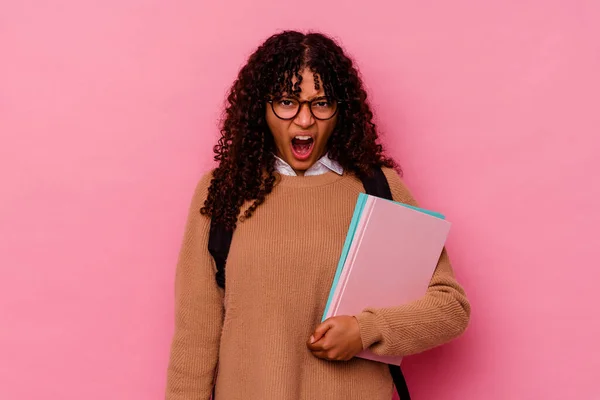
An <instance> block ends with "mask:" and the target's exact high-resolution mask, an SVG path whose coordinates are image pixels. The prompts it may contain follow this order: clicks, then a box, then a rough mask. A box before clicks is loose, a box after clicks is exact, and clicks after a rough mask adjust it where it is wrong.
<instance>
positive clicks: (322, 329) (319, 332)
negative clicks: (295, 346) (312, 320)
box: [310, 320, 333, 344]
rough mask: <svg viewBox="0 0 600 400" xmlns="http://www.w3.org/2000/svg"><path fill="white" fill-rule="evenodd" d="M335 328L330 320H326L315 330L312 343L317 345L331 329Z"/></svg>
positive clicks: (311, 338) (311, 339)
mask: <svg viewBox="0 0 600 400" xmlns="http://www.w3.org/2000/svg"><path fill="white" fill-rule="evenodd" d="M332 327H333V323H332V322H331V321H330V320H325V321H324V322H323V323H321V324H320V325H319V326H317V328H316V329H315V332H314V333H313V334H312V336H311V337H310V343H311V344H312V343H315V342H318V341H319V340H321V338H322V337H323V336H324V335H325V333H327V331H328V330H329V329H331V328H332Z"/></svg>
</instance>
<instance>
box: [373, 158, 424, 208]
mask: <svg viewBox="0 0 600 400" xmlns="http://www.w3.org/2000/svg"><path fill="white" fill-rule="evenodd" d="M381 170H382V171H383V173H384V174H385V177H386V179H387V181H388V184H389V185H390V190H391V191H392V196H393V197H394V200H395V201H397V202H400V203H405V204H410V205H412V206H417V205H418V204H417V201H416V200H415V198H414V197H413V195H412V193H411V192H410V190H409V188H408V186H406V183H405V182H404V180H403V179H402V177H401V176H400V175H399V174H398V172H396V170H394V169H393V168H388V167H382V168H381Z"/></svg>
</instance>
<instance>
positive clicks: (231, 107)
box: [200, 31, 400, 230]
mask: <svg viewBox="0 0 600 400" xmlns="http://www.w3.org/2000/svg"><path fill="white" fill-rule="evenodd" d="M305 68H308V69H309V70H310V71H312V72H313V73H314V74H315V77H317V76H318V77H319V78H320V79H319V80H317V79H315V85H317V86H318V85H323V89H324V91H325V95H326V96H328V97H331V98H333V99H336V100H338V101H340V106H339V111H338V120H337V123H336V126H335V128H334V131H333V132H332V135H331V137H330V138H329V142H328V144H327V151H328V154H329V157H330V158H331V159H333V160H336V161H338V162H339V163H340V164H341V165H342V166H343V167H344V169H345V170H346V171H349V172H352V173H354V174H356V175H357V176H362V175H363V174H370V173H371V171H372V170H373V168H375V167H384V166H385V167H389V168H395V169H396V170H398V172H400V169H399V167H398V166H397V164H396V163H395V162H394V161H393V160H392V159H391V158H388V157H385V156H384V155H383V147H382V145H381V144H379V143H378V135H377V130H376V126H375V124H374V123H373V113H372V111H371V109H370V107H369V104H368V103H367V93H366V91H365V89H364V88H363V83H362V81H361V79H360V77H359V74H358V71H357V70H356V68H355V67H354V65H353V62H352V60H351V59H350V58H349V57H348V56H347V55H346V54H344V51H343V49H342V48H341V47H340V46H339V45H338V44H337V43H335V41H334V40H332V39H331V38H329V37H327V36H325V35H323V34H320V33H309V34H303V33H300V32H296V31H284V32H282V33H279V34H276V35H273V36H271V37H270V38H268V39H267V40H266V41H265V42H264V43H263V44H262V45H261V46H259V47H258V49H257V50H256V51H255V52H254V53H253V54H252V55H251V56H250V57H249V59H248V62H247V64H246V65H245V66H244V67H243V68H242V69H241V70H240V72H239V74H238V77H237V79H236V80H235V82H234V83H233V85H232V87H231V89H230V92H229V95H228V97H227V102H228V105H227V107H226V110H225V115H224V121H223V123H222V126H221V137H220V139H219V141H218V143H217V145H216V146H215V147H214V152H215V161H218V163H219V165H218V167H217V168H216V169H215V170H214V171H213V178H212V181H211V184H210V187H209V189H208V196H207V199H206V201H205V203H204V207H202V209H201V210H200V212H201V213H202V214H204V215H210V216H212V218H213V220H214V221H215V222H219V223H223V224H224V225H225V227H226V228H227V229H229V230H232V229H234V228H235V226H236V223H237V220H238V215H239V213H240V209H241V207H242V205H243V204H244V203H245V202H246V201H252V204H251V205H250V207H249V208H248V209H247V210H246V211H245V212H244V214H243V216H242V219H243V218H249V217H250V216H251V215H252V213H253V211H254V210H255V209H256V207H258V206H259V205H260V204H261V203H263V202H264V200H265V197H266V196H267V195H268V194H269V193H270V192H271V191H272V189H273V186H274V184H275V182H276V173H275V157H274V152H275V142H274V139H273V136H272V135H271V133H270V131H269V128H268V126H267V123H266V100H267V98H268V97H269V96H277V95H280V94H282V93H292V92H294V93H297V92H298V91H300V89H299V83H300V82H301V80H302V77H301V75H300V72H301V71H302V70H303V69H305ZM294 77H296V79H297V81H296V83H295V84H294V85H292V79H293V78H294ZM316 89H317V90H318V89H319V88H318V87H317V88H316Z"/></svg>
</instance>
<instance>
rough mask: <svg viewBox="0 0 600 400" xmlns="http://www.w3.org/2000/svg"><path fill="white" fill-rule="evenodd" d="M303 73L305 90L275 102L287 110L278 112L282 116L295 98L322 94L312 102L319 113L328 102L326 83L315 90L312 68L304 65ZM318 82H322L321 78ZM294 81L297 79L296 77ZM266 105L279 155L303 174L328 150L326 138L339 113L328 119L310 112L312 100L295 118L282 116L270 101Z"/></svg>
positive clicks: (269, 123)
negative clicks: (305, 67)
mask: <svg viewBox="0 0 600 400" xmlns="http://www.w3.org/2000/svg"><path fill="white" fill-rule="evenodd" d="M300 75H302V83H301V84H300V88H301V90H302V91H301V92H300V93H299V94H298V98H294V97H291V96H289V97H288V96H285V97H284V99H282V100H280V101H279V104H277V105H276V106H278V107H280V108H281V109H283V110H284V111H283V112H278V114H279V115H280V116H281V115H283V114H284V113H285V109H286V108H290V107H292V105H293V103H294V100H298V101H300V102H302V101H310V100H313V99H318V98H321V97H323V100H322V101H320V100H319V101H316V102H315V103H314V105H313V111H314V112H315V114H316V115H317V116H319V112H323V111H321V110H324V108H325V107H327V106H328V103H327V102H326V101H325V99H324V96H325V92H324V90H323V86H322V85H319V90H315V80H314V76H313V72H312V71H310V70H308V69H305V70H303V71H302V72H301V73H300ZM319 82H321V80H320V78H319ZM292 83H295V80H294V81H292ZM288 99H289V100H288ZM266 109H267V115H266V117H267V125H268V126H269V129H270V130H271V134H272V135H273V138H274V140H275V146H276V149H277V156H278V157H280V158H282V159H283V160H284V161H285V162H287V163H288V164H289V165H290V166H291V167H292V168H293V169H294V170H295V171H296V173H297V174H298V175H303V174H304V171H306V170H307V169H308V168H310V167H311V166H312V165H313V164H314V163H315V162H317V160H318V159H319V158H321V157H322V156H323V155H324V154H325V153H326V152H327V142H328V140H329V137H330V136H331V133H332V132H333V129H334V128H335V124H336V122H337V114H336V115H335V116H334V117H332V118H330V119H327V120H320V119H317V118H315V117H314V116H313V115H312V113H311V112H310V109H309V103H305V104H303V105H302V106H301V107H300V111H299V112H298V115H296V117H295V118H293V119H290V120H283V119H281V118H279V117H278V116H277V115H276V114H275V113H274V112H273V108H272V107H271V104H268V103H267V107H266Z"/></svg>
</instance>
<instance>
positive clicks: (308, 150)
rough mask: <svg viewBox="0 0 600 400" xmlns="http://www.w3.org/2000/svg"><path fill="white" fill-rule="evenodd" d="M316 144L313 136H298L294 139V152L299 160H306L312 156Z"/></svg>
mask: <svg viewBox="0 0 600 400" xmlns="http://www.w3.org/2000/svg"><path fill="white" fill-rule="evenodd" d="M314 145H315V140H314V139H313V138H312V137H311V136H296V137H294V138H293V139H292V153H293V154H294V157H296V159H298V160H299V161H304V160H306V159H308V158H309V157H310V155H311V154H312V151H313V148H314Z"/></svg>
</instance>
